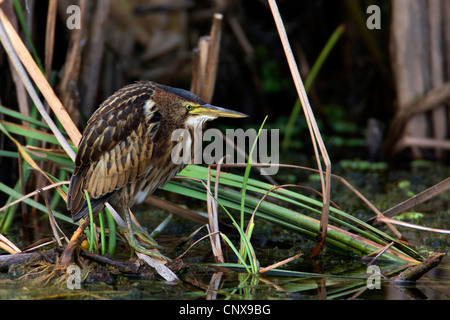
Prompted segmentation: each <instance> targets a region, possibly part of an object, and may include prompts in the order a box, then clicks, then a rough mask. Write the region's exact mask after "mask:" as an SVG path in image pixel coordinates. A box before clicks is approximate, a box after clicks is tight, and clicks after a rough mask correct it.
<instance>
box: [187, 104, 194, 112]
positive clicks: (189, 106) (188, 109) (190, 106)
mask: <svg viewBox="0 0 450 320" xmlns="http://www.w3.org/2000/svg"><path fill="white" fill-rule="evenodd" d="M192 108H193V107H192V104H190V103H188V104H187V105H186V110H187V111H191V110H192Z"/></svg>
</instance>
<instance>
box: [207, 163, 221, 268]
mask: <svg viewBox="0 0 450 320" xmlns="http://www.w3.org/2000/svg"><path fill="white" fill-rule="evenodd" d="M222 161H223V158H222V159H220V161H219V162H218V163H217V171H216V181H215V184H214V197H213V196H212V194H211V166H208V179H207V182H206V186H207V192H206V200H207V207H208V222H209V229H210V230H209V231H210V232H209V233H210V234H211V236H210V238H211V247H212V250H213V253H214V259H215V260H216V262H218V263H223V262H225V260H224V258H223V253H222V246H221V242H220V239H221V238H220V235H219V212H218V204H217V200H216V199H218V197H219V178H220V166H221V164H222Z"/></svg>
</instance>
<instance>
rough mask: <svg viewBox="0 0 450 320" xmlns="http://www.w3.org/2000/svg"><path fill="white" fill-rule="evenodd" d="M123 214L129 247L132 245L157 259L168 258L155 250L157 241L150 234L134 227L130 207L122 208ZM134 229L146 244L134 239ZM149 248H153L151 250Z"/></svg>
mask: <svg viewBox="0 0 450 320" xmlns="http://www.w3.org/2000/svg"><path fill="white" fill-rule="evenodd" d="M123 211H124V216H125V222H126V224H127V229H128V230H127V231H128V243H129V245H130V247H132V248H133V249H134V250H136V251H138V252H141V253H143V254H146V255H149V256H151V257H154V258H157V259H163V260H168V259H167V258H166V257H164V256H163V255H162V254H160V253H159V252H158V251H157V250H156V247H157V243H156V242H155V240H153V239H152V237H150V235H149V234H148V233H147V231H145V229H143V228H138V229H135V228H134V225H133V221H132V220H131V214H130V209H129V208H128V207H125V208H124V210H123ZM135 231H136V235H137V236H138V237H139V238H140V239H141V240H143V241H144V242H145V244H146V246H143V245H141V244H139V243H138V242H137V241H136V238H135ZM150 248H152V249H154V250H151V249H150Z"/></svg>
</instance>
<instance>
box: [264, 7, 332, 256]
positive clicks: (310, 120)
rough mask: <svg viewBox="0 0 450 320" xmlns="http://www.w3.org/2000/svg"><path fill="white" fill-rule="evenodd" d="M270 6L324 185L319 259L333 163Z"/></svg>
mask: <svg viewBox="0 0 450 320" xmlns="http://www.w3.org/2000/svg"><path fill="white" fill-rule="evenodd" d="M269 5H270V8H271V10H272V15H273V17H274V20H275V24H276V26H277V30H278V34H279V36H280V38H281V42H282V45H283V48H284V51H285V54H286V58H287V61H288V64H289V69H290V70H291V74H292V78H293V80H294V83H295V87H296V89H297V93H298V96H299V99H300V102H301V104H302V107H303V112H304V113H305V117H306V122H307V124H308V129H309V131H310V135H311V140H312V143H313V147H314V153H315V155H316V160H317V166H318V169H319V172H320V181H321V185H322V194H323V199H322V203H323V208H322V217H321V219H320V229H319V234H318V235H319V237H318V240H317V242H316V246H315V248H314V250H313V253H312V256H313V257H317V256H318V255H319V254H320V252H321V251H322V248H323V245H324V244H325V239H326V236H327V227H328V214H329V208H330V184H331V161H330V158H329V156H328V152H327V149H326V147H325V144H324V143H323V140H322V136H321V134H320V131H319V128H318V126H317V123H316V120H315V118H314V114H313V112H312V109H311V106H310V104H309V100H308V96H307V94H306V90H305V87H304V85H303V81H302V79H301V76H300V72H299V71H298V67H297V63H296V62H295V58H294V55H293V53H292V49H291V46H290V44H289V40H288V37H287V34H286V29H285V28H284V24H283V21H282V19H281V16H280V12H279V11H278V6H277V4H276V1H275V0H269ZM317 145H318V146H319V149H320V154H321V155H322V159H323V162H324V164H325V179H324V174H323V170H322V164H321V160H320V155H319V152H318V150H317Z"/></svg>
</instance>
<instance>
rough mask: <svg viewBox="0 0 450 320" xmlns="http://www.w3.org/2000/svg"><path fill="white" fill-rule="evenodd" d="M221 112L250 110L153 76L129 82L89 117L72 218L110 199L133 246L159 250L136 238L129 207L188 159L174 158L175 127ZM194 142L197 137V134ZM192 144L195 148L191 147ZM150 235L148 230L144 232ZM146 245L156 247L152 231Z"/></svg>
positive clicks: (72, 186)
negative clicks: (205, 97)
mask: <svg viewBox="0 0 450 320" xmlns="http://www.w3.org/2000/svg"><path fill="white" fill-rule="evenodd" d="M218 117H231V118H243V117H247V115H246V114H244V113H241V112H238V111H234V110H230V109H225V108H221V107H217V106H213V105H211V104H208V103H206V102H205V101H204V100H202V99H201V98H200V97H198V96H197V95H195V94H193V93H192V92H190V91H187V90H184V89H179V88H174V87H170V86H166V85H162V84H158V83H156V82H151V81H139V82H136V83H133V84H130V85H127V86H125V87H123V88H121V89H119V90H118V91H116V92H115V93H114V94H112V95H111V96H109V97H108V98H107V99H106V100H105V101H104V102H103V103H102V104H101V105H100V106H99V108H98V109H97V110H96V111H95V112H94V113H93V114H92V116H91V117H90V118H89V120H88V122H87V125H86V127H85V129H84V131H83V134H82V137H81V140H80V143H79V145H78V152H77V154H76V157H75V167H74V171H73V174H72V176H71V179H70V183H69V187H68V192H67V209H68V211H70V212H71V215H72V220H73V221H74V222H77V221H79V220H80V219H82V218H86V217H87V216H89V205H88V199H86V194H85V191H87V193H88V196H89V202H90V205H91V211H92V213H93V214H97V213H98V212H100V211H101V210H102V209H103V208H104V206H105V203H106V202H108V203H109V204H111V206H113V207H114V209H115V210H116V211H117V212H118V213H119V214H121V215H122V216H123V217H124V218H125V222H126V227H127V230H126V233H127V237H128V239H127V240H128V243H129V244H130V246H131V247H132V248H133V249H134V250H136V251H138V252H141V253H144V254H147V255H156V256H157V257H158V254H155V253H154V251H152V250H150V249H148V248H146V247H145V246H143V245H141V244H139V243H138V242H137V241H136V238H135V232H136V231H135V229H136V230H137V232H138V235H139V229H138V228H137V227H136V228H135V226H133V222H132V220H131V215H130V208H131V207H132V206H134V205H136V204H139V203H141V202H143V201H144V200H145V198H146V196H147V195H150V194H152V193H153V192H154V191H155V190H156V189H157V188H159V187H162V186H164V185H165V184H166V183H167V182H169V181H170V180H171V179H172V178H173V177H174V176H175V175H176V174H177V173H179V172H180V171H181V170H182V169H183V168H184V167H185V166H186V165H187V163H184V162H181V163H180V162H179V161H178V162H176V161H175V162H174V161H172V159H171V154H172V149H173V148H174V146H175V144H177V143H178V142H177V141H172V139H171V136H172V133H173V132H174V131H175V130H177V129H187V130H189V132H191V133H192V132H193V130H196V129H203V125H204V123H206V122H207V121H210V120H213V119H216V118H218ZM192 143H193V139H192ZM191 150H193V148H192V149H191ZM144 238H145V235H144ZM146 239H147V241H146V245H147V246H148V247H150V248H155V247H156V242H154V240H153V239H151V238H150V237H149V236H148V234H147V237H146Z"/></svg>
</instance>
